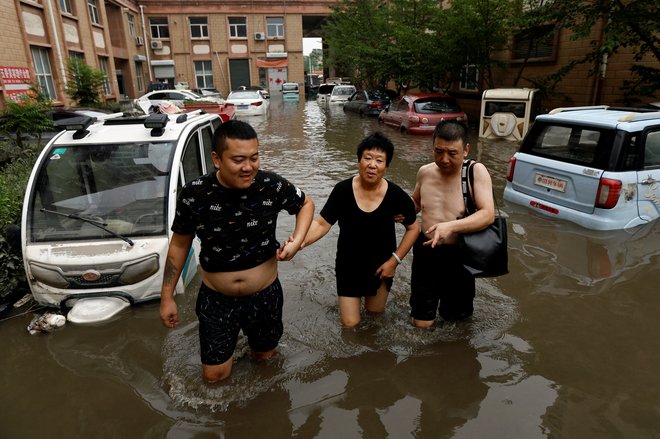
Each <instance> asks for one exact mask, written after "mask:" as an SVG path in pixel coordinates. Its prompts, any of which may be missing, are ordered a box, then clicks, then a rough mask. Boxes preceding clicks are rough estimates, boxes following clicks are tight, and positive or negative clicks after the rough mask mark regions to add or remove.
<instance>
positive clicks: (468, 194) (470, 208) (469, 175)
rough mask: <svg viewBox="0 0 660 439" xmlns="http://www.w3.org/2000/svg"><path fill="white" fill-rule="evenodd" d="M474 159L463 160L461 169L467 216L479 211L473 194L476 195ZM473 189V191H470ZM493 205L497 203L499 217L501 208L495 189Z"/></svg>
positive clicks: (496, 213) (496, 210)
mask: <svg viewBox="0 0 660 439" xmlns="http://www.w3.org/2000/svg"><path fill="white" fill-rule="evenodd" d="M475 163H476V161H474V160H472V159H465V160H463V167H462V168H461V187H462V189H463V204H464V205H465V216H468V215H471V214H473V213H474V212H476V211H477V206H476V204H475V203H474V198H473V197H472V194H473V193H474V164H475ZM471 188H472V190H470V189H471ZM493 203H495V216H498V215H499V212H500V206H498V205H497V198H495V189H494V188H493Z"/></svg>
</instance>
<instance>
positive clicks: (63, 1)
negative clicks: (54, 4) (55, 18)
mask: <svg viewBox="0 0 660 439" xmlns="http://www.w3.org/2000/svg"><path fill="white" fill-rule="evenodd" d="M60 10H61V11H62V13H64V14H71V15H73V8H72V7H71V0H60Z"/></svg>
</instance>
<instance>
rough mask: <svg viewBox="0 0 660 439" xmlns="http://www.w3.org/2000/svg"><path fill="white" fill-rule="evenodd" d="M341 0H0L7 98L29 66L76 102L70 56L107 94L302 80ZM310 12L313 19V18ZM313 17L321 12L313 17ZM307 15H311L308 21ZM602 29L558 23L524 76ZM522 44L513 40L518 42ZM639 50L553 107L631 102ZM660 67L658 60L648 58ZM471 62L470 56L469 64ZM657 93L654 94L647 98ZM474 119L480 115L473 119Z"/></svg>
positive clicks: (561, 92)
mask: <svg viewBox="0 0 660 439" xmlns="http://www.w3.org/2000/svg"><path fill="white" fill-rule="evenodd" d="M334 3H335V0H288V1H287V0H282V1H277V0H250V1H249V2H247V1H244V0H225V1H218V0H200V1H178V0H3V1H2V2H0V38H2V42H3V50H2V51H0V91H1V92H2V93H0V107H2V106H3V102H4V100H6V99H18V96H19V93H20V91H21V87H23V88H24V87H25V85H24V84H21V79H20V78H21V77H22V76H29V78H30V79H31V80H32V81H36V82H38V83H39V84H40V85H41V86H42V89H44V90H45V91H46V92H47V93H48V94H49V96H50V97H51V98H52V99H53V101H54V102H55V104H56V105H68V104H71V103H72V102H71V101H70V99H68V97H67V96H66V93H65V84H66V79H67V77H68V74H67V61H68V59H69V58H71V57H78V58H81V59H83V60H84V61H85V62H86V63H87V64H89V65H90V66H92V67H94V68H96V69H97V70H101V71H103V72H105V73H107V77H108V80H107V81H106V83H105V84H104V93H103V95H104V96H103V98H104V100H106V101H119V100H121V99H133V98H136V97H139V96H141V95H143V94H144V93H145V92H146V91H147V89H148V87H149V84H150V83H155V82H165V83H167V84H168V85H169V86H174V85H176V84H182V85H187V86H188V87H189V88H216V89H218V90H220V92H221V93H222V94H223V95H225V96H226V95H227V94H228V92H229V91H230V90H231V89H234V88H237V87H238V86H241V85H246V86H249V85H261V86H265V87H268V88H270V89H271V90H277V89H278V86H279V84H280V83H281V82H282V81H292V82H298V83H302V82H303V81H304V62H303V52H302V50H303V48H302V39H303V36H305V35H306V34H309V31H310V26H316V27H317V28H318V23H319V22H320V20H322V18H323V17H325V16H327V15H328V14H329V13H330V11H331V9H330V7H331V6H332V5H333V4H334ZM310 18H311V19H312V20H310ZM314 18H315V19H316V21H314V20H313V19H314ZM306 23H307V24H306ZM601 32H602V29H600V28H595V29H594V30H593V33H592V36H591V38H587V39H582V40H576V41H573V40H572V39H571V38H570V36H571V35H570V33H569V32H567V31H564V30H560V31H558V32H557V34H556V35H555V37H554V39H553V41H552V42H551V43H550V44H548V45H547V46H546V47H544V49H543V50H544V52H543V53H538V54H536V55H535V57H532V58H531V59H530V60H528V62H527V63H526V64H525V69H524V71H523V74H522V79H521V80H520V81H519V82H518V84H517V86H520V87H524V86H533V84H532V83H531V82H530V81H528V80H525V78H535V77H536V78H538V77H541V76H544V75H547V74H549V73H552V72H555V71H557V70H558V69H559V68H560V67H561V66H564V65H567V64H568V63H569V62H571V61H572V60H574V59H577V58H579V57H582V56H583V55H585V54H586V53H587V52H588V51H589V50H590V47H591V42H592V41H593V40H597V39H598V38H599V36H600V34H601ZM513 48H514V49H513V50H514V51H515V44H513ZM498 57H499V58H500V59H501V60H502V61H505V64H506V66H507V67H506V68H505V69H502V70H499V71H498V72H497V74H496V77H495V82H496V86H497V87H508V86H512V85H513V83H514V78H516V77H517V75H518V70H519V67H520V66H521V62H520V60H517V59H516V54H515V53H514V52H512V51H504V52H501V53H500V54H499V55H498ZM631 64H632V51H630V50H629V49H625V50H622V51H621V52H620V53H618V54H616V55H614V56H612V57H610V58H609V59H608V60H607V69H606V71H604V72H603V74H602V75H595V76H594V75H589V70H590V69H592V68H593V65H586V64H582V65H578V66H577V67H576V68H575V69H574V70H573V71H572V72H571V73H569V74H568V75H567V76H566V78H564V79H563V80H562V82H561V83H560V84H558V86H557V88H556V92H555V93H554V94H553V95H552V96H549V97H548V98H547V99H546V100H545V101H544V103H543V104H544V106H545V107H547V108H554V107H558V106H569V105H591V104H608V105H621V104H623V103H624V97H623V93H622V91H621V86H622V85H623V81H624V80H626V79H629V78H630V66H631ZM649 64H650V65H654V66H656V67H657V65H658V62H657V61H656V60H652V61H651V60H649ZM466 69H467V70H468V71H469V66H466ZM470 74H474V75H475V77H474V78H473V79H474V80H468V81H466V82H465V83H460V84H458V83H457V84H456V85H455V87H453V88H452V90H451V91H452V93H453V94H455V95H456V96H457V97H458V98H459V100H460V101H461V103H462V104H463V105H464V106H465V107H466V111H468V113H470V115H474V114H477V115H478V112H479V111H478V107H479V102H480V99H481V93H480V90H482V89H483V88H484V84H482V83H480V82H479V77H478V72H474V71H473V72H471V73H468V75H467V76H468V77H469V76H470ZM652 100H654V98H653V97H647V101H652ZM473 120H474V119H473Z"/></svg>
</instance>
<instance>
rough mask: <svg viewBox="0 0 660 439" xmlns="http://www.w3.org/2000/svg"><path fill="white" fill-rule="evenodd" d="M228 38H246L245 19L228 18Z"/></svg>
mask: <svg viewBox="0 0 660 439" xmlns="http://www.w3.org/2000/svg"><path fill="white" fill-rule="evenodd" d="M229 37H230V38H247V19H246V18H245V17H229Z"/></svg>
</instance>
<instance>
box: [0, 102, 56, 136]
mask: <svg viewBox="0 0 660 439" xmlns="http://www.w3.org/2000/svg"><path fill="white" fill-rule="evenodd" d="M6 105H7V108H6V109H4V110H2V113H1V116H0V133H2V134H4V135H6V136H8V137H9V138H10V139H12V140H13V141H14V142H15V143H16V146H18V148H19V149H23V148H25V147H26V143H27V142H25V140H26V137H28V136H31V135H36V136H37V143H41V133H43V132H44V131H48V130H49V129H51V128H52V127H53V122H52V121H51V120H50V119H49V118H48V113H49V112H50V111H52V109H53V105H52V102H51V101H50V100H48V99H44V98H43V97H42V96H41V95H40V94H39V93H32V94H30V95H25V96H24V97H23V102H22V103H20V104H17V103H16V102H11V101H7V102H6Z"/></svg>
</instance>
